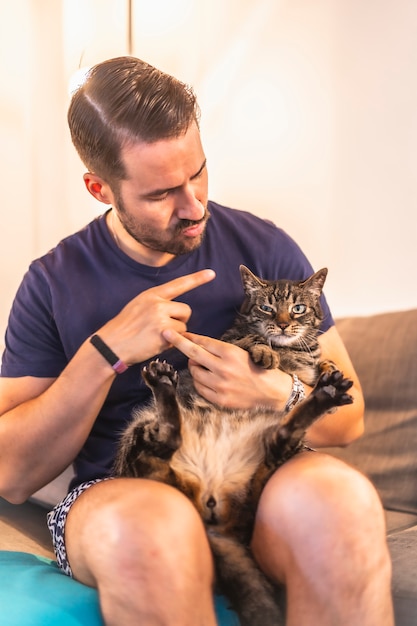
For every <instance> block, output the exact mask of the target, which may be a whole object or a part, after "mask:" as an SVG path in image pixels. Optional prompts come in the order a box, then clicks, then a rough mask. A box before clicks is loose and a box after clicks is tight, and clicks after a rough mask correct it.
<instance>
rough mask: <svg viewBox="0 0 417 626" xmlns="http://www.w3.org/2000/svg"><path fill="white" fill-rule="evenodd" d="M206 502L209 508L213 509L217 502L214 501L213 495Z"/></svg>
mask: <svg viewBox="0 0 417 626" xmlns="http://www.w3.org/2000/svg"><path fill="white" fill-rule="evenodd" d="M206 504H207V506H208V508H209V509H214V507H215V506H216V504H217V502H216V499H215V498H213V496H210V498H209V499H208V500H207V502H206Z"/></svg>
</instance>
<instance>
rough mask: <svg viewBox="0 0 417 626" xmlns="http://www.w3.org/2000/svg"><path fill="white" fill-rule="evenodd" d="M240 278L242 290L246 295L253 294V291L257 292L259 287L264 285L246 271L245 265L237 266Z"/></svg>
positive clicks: (248, 270) (264, 284)
mask: <svg viewBox="0 0 417 626" xmlns="http://www.w3.org/2000/svg"><path fill="white" fill-rule="evenodd" d="M239 270H240V276H241V278H242V284H243V289H244V290H245V293H246V294H247V295H250V294H252V293H253V291H255V290H256V291H258V290H259V287H265V286H266V283H264V282H262V280H261V279H260V278H258V277H257V276H255V274H252V272H251V271H250V269H248V268H247V267H246V266H245V265H240V266H239Z"/></svg>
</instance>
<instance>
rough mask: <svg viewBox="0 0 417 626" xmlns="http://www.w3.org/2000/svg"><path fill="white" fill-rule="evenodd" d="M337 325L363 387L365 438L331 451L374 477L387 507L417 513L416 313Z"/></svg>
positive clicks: (355, 319) (348, 319) (374, 317)
mask: <svg viewBox="0 0 417 626" xmlns="http://www.w3.org/2000/svg"><path fill="white" fill-rule="evenodd" d="M336 325H337V328H338V330H339V332H340V335H341V336H342V339H343V340H344V342H345V344H346V347H347V349H348V351H349V354H350V356H351V358H352V361H353V364H354V367H355V369H356V371H357V373H358V376H359V379H360V381H361V383H362V387H363V392H364V396H365V403H366V411H365V435H364V436H363V437H362V438H361V439H359V440H358V441H356V442H354V443H353V444H351V445H350V446H348V447H347V448H344V449H337V450H336V449H335V448H332V449H329V451H330V452H331V453H332V454H335V455H336V456H338V457H339V458H342V459H344V460H346V461H347V462H350V463H352V464H353V465H355V466H357V467H359V469H361V470H362V471H363V472H365V474H367V475H368V476H369V477H370V478H371V480H372V481H373V483H374V484H375V486H376V488H377V489H378V491H379V493H380V495H381V498H382V501H383V503H384V506H385V508H387V509H393V510H397V511H403V512H408V513H415V514H417V309H414V310H410V311H399V312H393V313H384V314H379V315H373V316H369V317H350V318H346V319H341V320H338V321H337V323H336Z"/></svg>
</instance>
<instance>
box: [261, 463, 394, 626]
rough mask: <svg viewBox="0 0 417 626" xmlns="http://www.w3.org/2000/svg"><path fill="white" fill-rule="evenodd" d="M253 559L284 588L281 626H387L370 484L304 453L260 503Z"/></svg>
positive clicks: (384, 573)
mask: <svg viewBox="0 0 417 626" xmlns="http://www.w3.org/2000/svg"><path fill="white" fill-rule="evenodd" d="M253 550H254V554H255V556H256V558H257V560H258V562H259V563H260V565H261V567H262V568H263V569H264V571H265V572H266V573H267V574H269V575H270V576H271V578H272V579H274V580H276V581H280V582H284V583H285V585H286V589H287V622H286V623H287V626H300V625H301V624H302V626H318V625H320V626H359V625H360V626H393V624H394V618H393V609H392V600H391V585H390V583H391V564H390V558H389V553H388V549H387V546H386V539H385V520H384V515H383V511H382V507H381V504H380V501H379V498H378V496H377V494H376V492H375V490H374V488H373V487H372V486H371V484H370V483H369V482H368V481H367V480H366V479H365V478H364V477H363V476H362V475H361V474H359V473H358V472H356V471H354V470H353V469H351V468H349V467H348V466H346V465H345V464H343V463H341V462H340V461H338V460H336V459H334V458H332V457H329V456H326V455H322V454H319V453H314V452H309V453H305V454H302V455H300V456H299V457H295V458H294V459H292V460H291V461H289V462H288V463H287V464H285V465H284V466H282V467H281V468H280V469H279V470H278V471H277V472H276V474H275V475H274V476H273V477H272V478H271V480H270V481H269V483H268V484H267V486H266V488H265V490H264V493H263V495H262V498H261V502H260V506H259V510H258V516H257V523H256V527H255V532H254V536H253Z"/></svg>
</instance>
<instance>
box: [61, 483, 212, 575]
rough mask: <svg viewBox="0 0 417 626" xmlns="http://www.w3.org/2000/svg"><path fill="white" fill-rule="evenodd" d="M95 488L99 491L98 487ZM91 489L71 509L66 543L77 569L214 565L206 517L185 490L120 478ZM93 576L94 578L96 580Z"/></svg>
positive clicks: (130, 569) (166, 568)
mask: <svg viewBox="0 0 417 626" xmlns="http://www.w3.org/2000/svg"><path fill="white" fill-rule="evenodd" d="M93 490H94V491H93ZM89 491H90V493H88V491H87V492H85V493H84V494H83V495H82V496H81V497H80V499H79V502H77V503H76V504H75V505H74V507H73V510H72V511H71V512H70V515H69V517H68V521H67V530H66V545H67V551H68V556H69V560H70V564H71V567H72V569H73V571H74V573H75V575H76V577H78V578H80V577H81V579H82V580H84V581H86V579H87V580H88V574H87V572H91V574H92V576H93V578H95V579H96V578H97V571H99V572H104V571H109V572H110V571H111V572H112V575H113V576H114V575H117V573H116V572H117V570H120V572H125V574H126V573H127V572H135V571H137V572H139V571H142V572H143V571H144V568H145V569H147V570H149V569H150V568H151V567H155V568H158V569H159V570H164V571H166V572H167V571H170V570H174V569H175V567H177V569H178V563H186V562H190V561H191V562H192V565H193V566H194V565H195V566H196V567H197V568H198V561H199V560H201V562H202V567H203V566H205V567H206V569H208V570H210V563H209V559H210V558H211V557H210V551H209V547H208V542H207V538H206V535H205V531H204V527H203V525H202V522H201V520H200V518H199V516H198V514H197V512H196V510H195V508H194V507H193V505H192V504H191V502H189V501H188V500H187V499H186V498H185V496H183V495H182V494H181V493H180V492H179V491H177V490H176V489H173V488H172V487H169V486H167V485H164V484H162V483H157V482H154V481H144V480H136V479H120V480H119V479H118V480H113V481H107V482H106V483H100V484H99V485H97V486H94V487H93V488H90V490H89ZM90 582H91V581H90Z"/></svg>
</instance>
